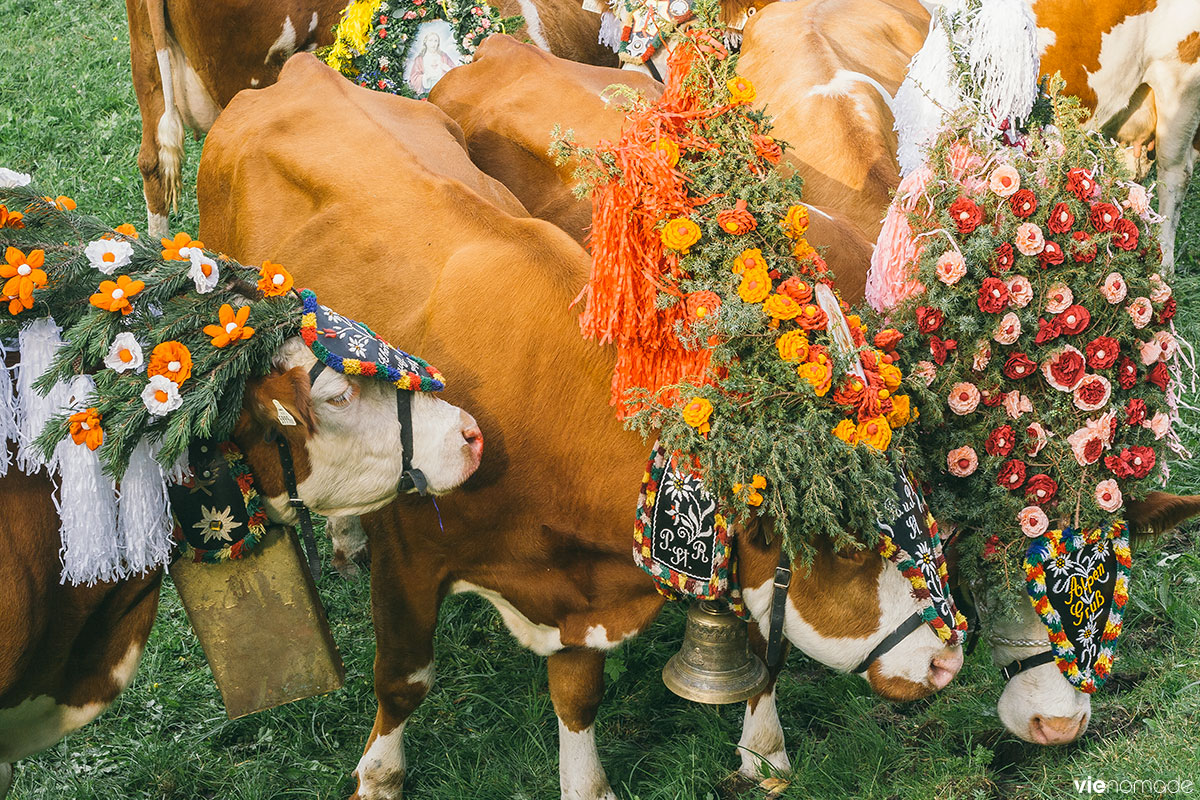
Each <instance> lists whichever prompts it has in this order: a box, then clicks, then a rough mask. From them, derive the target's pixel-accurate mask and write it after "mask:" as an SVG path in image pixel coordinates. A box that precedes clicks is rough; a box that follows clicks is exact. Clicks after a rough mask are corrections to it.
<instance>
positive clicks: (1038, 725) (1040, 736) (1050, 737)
mask: <svg viewBox="0 0 1200 800" xmlns="http://www.w3.org/2000/svg"><path fill="white" fill-rule="evenodd" d="M1087 724H1088V714H1087V712H1086V711H1083V712H1080V713H1079V714H1078V715H1077V716H1074V717H1043V716H1041V715H1040V714H1034V715H1033V718H1032V719H1031V720H1029V738H1030V739H1031V740H1032V741H1034V742H1035V743H1037V744H1043V745H1054V744H1069V743H1071V742H1073V741H1075V740H1076V739H1078V738H1079V737H1080V736H1081V735H1082V734H1083V732H1084V731H1085V730H1087Z"/></svg>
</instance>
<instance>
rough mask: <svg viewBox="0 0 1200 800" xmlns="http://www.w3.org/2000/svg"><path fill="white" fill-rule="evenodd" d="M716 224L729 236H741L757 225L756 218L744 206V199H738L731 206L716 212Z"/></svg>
mask: <svg viewBox="0 0 1200 800" xmlns="http://www.w3.org/2000/svg"><path fill="white" fill-rule="evenodd" d="M717 226H718V227H719V228H720V229H721V230H723V231H725V232H726V233H728V234H729V235H730V236H741V235H742V234H745V233H749V232H750V231H752V230H754V229H755V228H757V227H758V220H756V219H755V218H754V215H753V214H751V213H750V211H749V210H748V209H747V207H746V201H745V200H738V201H737V202H736V203H734V206H733V208H727V209H725V210H724V211H719V212H717Z"/></svg>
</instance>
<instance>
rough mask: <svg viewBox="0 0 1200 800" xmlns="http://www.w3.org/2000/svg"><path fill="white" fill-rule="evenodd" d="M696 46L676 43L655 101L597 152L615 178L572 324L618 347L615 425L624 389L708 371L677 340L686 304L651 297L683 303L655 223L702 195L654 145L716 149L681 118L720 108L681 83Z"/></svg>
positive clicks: (674, 264) (698, 355) (624, 412)
mask: <svg viewBox="0 0 1200 800" xmlns="http://www.w3.org/2000/svg"><path fill="white" fill-rule="evenodd" d="M702 46H706V43H705V42H704V40H703V39H700V38H699V37H695V38H688V39H686V40H685V41H683V42H681V43H680V44H679V46H677V47H676V48H675V50H674V51H673V52H672V53H671V56H670V62H669V66H670V77H669V79H668V82H667V85H666V90H665V91H664V92H663V95H662V97H661V98H660V99H659V100H658V101H657V102H655V103H653V104H651V105H649V106H647V107H645V108H641V109H638V110H636V111H634V112H633V113H631V114H630V115H629V116H628V117H627V120H626V127H625V130H624V132H623V133H622V135H621V139H620V140H619V141H618V142H617V143H616V144H615V145H613V144H608V143H602V144H601V145H600V146H598V147H597V152H596V154H597V159H599V156H600V155H602V154H609V155H611V156H612V157H613V158H615V160H616V164H617V168H618V169H619V170H620V171H621V173H622V175H621V177H620V178H618V179H613V180H610V181H609V182H608V183H605V184H603V185H601V186H597V187H596V188H595V189H594V190H593V193H592V232H591V237H590V239H591V241H590V243H591V249H592V272H591V276H590V278H589V280H588V285H587V288H586V289H585V290H584V293H583V296H585V297H586V298H587V306H586V308H585V309H584V311H583V313H581V314H580V317H579V322H580V329H581V330H582V332H583V335H584V337H586V338H590V339H595V340H597V341H599V342H600V343H602V344H606V343H610V342H612V343H615V344H616V347H617V363H616V367H615V368H614V369H613V378H612V396H611V399H610V402H611V403H612V404H613V405H614V406H616V408H617V417H618V418H620V419H625V418H626V417H628V416H629V415H631V414H633V413H635V412H636V411H637V410H638V408H639V407H640V405H641V404H640V403H638V402H636V401H633V400H631V399H629V398H627V397H626V392H627V391H628V390H630V389H633V388H637V387H641V388H645V389H647V390H649V391H651V392H652V393H657V392H659V391H660V390H661V388H662V387H663V386H669V385H671V384H675V383H679V382H681V381H683V380H691V381H693V382H699V381H700V380H702V379H703V375H704V373H705V370H706V369H707V367H708V361H709V357H710V351H709V350H708V349H706V348H700V349H696V350H688V349H686V348H685V347H684V345H683V343H682V342H681V341H680V340H679V337H678V336H677V335H676V332H675V329H676V325H677V323H681V322H682V323H684V324H685V325H686V312H685V309H684V304H683V302H679V303H676V304H675V305H673V306H672V307H671V308H666V309H659V308H656V298H657V296H658V294H659V292H660V291H661V292H667V293H670V294H674V295H675V296H677V297H679V298H680V299H681V300H682V298H683V293H682V292H681V291H680V290H679V288H678V286H677V279H678V277H679V275H680V272H679V264H678V256H677V255H676V254H674V253H670V252H664V248H663V244H662V239H661V237H660V234H659V231H658V225H659V223H661V222H662V221H663V220H667V219H671V218H673V217H678V216H686V215H687V214H689V213H690V212H691V210H692V209H693V208H694V207H695V206H698V205H702V204H703V203H705V202H707V201H708V199H709V198H692V197H688V194H687V189H686V186H685V178H684V176H683V175H682V174H681V173H679V172H678V171H677V170H675V169H674V168H673V167H671V166H669V163H668V160H667V157H666V155H665V154H662V153H659V152H656V151H655V150H654V149H653V148H652V145H653V144H654V143H655V142H656V141H659V140H661V139H665V138H669V139H672V140H674V141H675V143H676V144H678V145H679V148H680V150H681V151H684V152H686V151H688V150H691V151H696V150H707V149H711V148H713V147H714V146H715V145H714V144H713V143H712V142H710V141H708V140H706V139H703V138H700V137H697V136H694V135H692V134H690V133H688V131H687V130H686V128H685V127H684V122H685V121H686V120H688V119H692V118H695V117H703V116H711V115H713V114H714V113H719V112H720V111H722V110H723V109H721V108H718V109H714V108H711V107H705V106H703V105H702V104H701V102H700V99H699V98H697V97H696V96H695V95H694V94H692V93H690V92H687V91H685V90H684V87H683V81H684V79H685V78H686V77H687V74H688V72H689V71H690V69H691V66H692V62H693V60H694V59H695V57H696V54H697V47H702ZM677 399H678V398H672V401H673V402H674V401H676V400H677Z"/></svg>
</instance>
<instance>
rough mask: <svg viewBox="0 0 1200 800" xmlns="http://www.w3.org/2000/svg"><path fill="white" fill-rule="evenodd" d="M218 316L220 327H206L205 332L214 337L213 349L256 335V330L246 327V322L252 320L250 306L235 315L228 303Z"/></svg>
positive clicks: (222, 307) (239, 310)
mask: <svg viewBox="0 0 1200 800" xmlns="http://www.w3.org/2000/svg"><path fill="white" fill-rule="evenodd" d="M218 316H219V317H220V319H221V324H220V325H205V326H204V332H205V333H206V334H207V335H209V336H211V337H212V344H213V347H225V346H226V345H230V344H233V343H234V342H239V341H242V340H244V339H249V338H250V337H251V336H253V335H254V328H251V327H248V326H247V325H246V320H247V319H249V318H250V306H242V307H241V308H239V309H238V310H237V312H236V313H235V312H234V310H233V306H231V305H229V303H226V304H224V305H223V306H221V311H220V312H219V314H218Z"/></svg>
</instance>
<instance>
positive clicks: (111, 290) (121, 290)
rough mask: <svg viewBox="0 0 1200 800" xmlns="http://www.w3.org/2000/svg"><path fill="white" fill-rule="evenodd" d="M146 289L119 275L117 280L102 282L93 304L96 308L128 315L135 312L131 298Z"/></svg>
mask: <svg viewBox="0 0 1200 800" xmlns="http://www.w3.org/2000/svg"><path fill="white" fill-rule="evenodd" d="M145 288H146V284H144V283H142V282H141V281H135V280H133V279H132V278H130V277H129V276H128V275H118V276H117V280H116V281H115V282H114V281H101V282H100V288H99V289H98V290H97V291H96V293H95V294H94V295H92V297H91V303H92V305H94V306H95V307H96V308H102V309H104V310H105V311H120V312H121V313H122V314H128V313H129V312H131V311H133V306H131V305H129V298H131V297H133V296H134V295H135V294H137V293H138V292H140V291H141V290H142V289H145Z"/></svg>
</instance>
